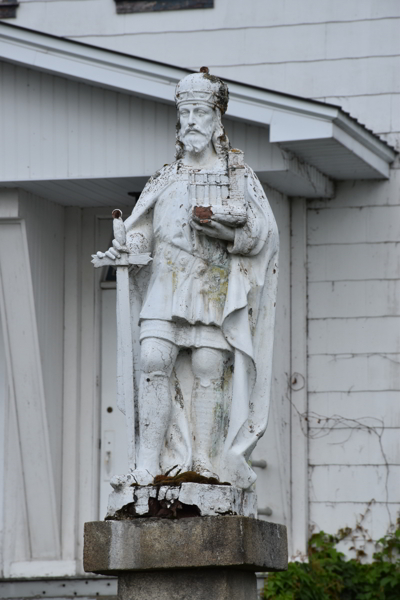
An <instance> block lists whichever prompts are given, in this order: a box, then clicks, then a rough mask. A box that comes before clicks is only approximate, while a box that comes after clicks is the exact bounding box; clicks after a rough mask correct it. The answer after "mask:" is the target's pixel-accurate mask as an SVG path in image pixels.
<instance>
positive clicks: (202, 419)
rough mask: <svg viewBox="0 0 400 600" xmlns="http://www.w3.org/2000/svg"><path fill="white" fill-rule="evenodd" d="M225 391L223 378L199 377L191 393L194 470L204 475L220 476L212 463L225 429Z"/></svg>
mask: <svg viewBox="0 0 400 600" xmlns="http://www.w3.org/2000/svg"><path fill="white" fill-rule="evenodd" d="M223 401H224V398H223V391H222V389H221V380H220V379H218V380H217V381H215V380H211V381H209V382H204V381H203V382H202V381H201V380H200V379H199V378H196V380H195V383H194V388H193V394H192V435H193V470H194V471H196V472H197V473H199V474H200V475H204V476H205V477H217V478H218V475H217V473H216V472H215V471H216V469H215V467H214V465H213V463H214V462H215V459H216V458H217V456H218V448H219V446H218V442H219V439H220V436H221V435H222V432H223V422H222V420H223V414H224V411H223Z"/></svg>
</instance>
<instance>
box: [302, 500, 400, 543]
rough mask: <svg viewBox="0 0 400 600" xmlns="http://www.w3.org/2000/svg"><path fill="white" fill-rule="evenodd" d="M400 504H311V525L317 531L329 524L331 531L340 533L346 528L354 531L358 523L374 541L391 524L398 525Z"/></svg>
mask: <svg viewBox="0 0 400 600" xmlns="http://www.w3.org/2000/svg"><path fill="white" fill-rule="evenodd" d="M397 512H398V504H397V503H393V504H386V503H383V502H373V503H371V505H370V506H367V505H366V504H364V503H361V502H341V503H335V504H334V503H332V502H311V503H310V524H311V526H313V527H314V528H315V530H319V529H322V527H321V525H320V524H321V523H329V530H328V529H325V531H329V533H330V532H331V531H334V532H336V531H338V530H339V529H342V528H344V527H350V528H351V529H354V528H355V526H356V524H357V523H361V525H362V526H363V527H364V528H365V530H366V533H367V534H369V535H370V536H371V538H372V539H373V540H378V539H379V538H380V537H382V532H383V531H387V530H388V529H389V526H390V525H391V524H394V523H396V519H397Z"/></svg>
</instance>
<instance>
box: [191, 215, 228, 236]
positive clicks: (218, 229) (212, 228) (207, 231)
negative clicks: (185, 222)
mask: <svg viewBox="0 0 400 600" xmlns="http://www.w3.org/2000/svg"><path fill="white" fill-rule="evenodd" d="M190 226H191V227H193V229H196V231H198V232H199V233H203V234H204V235H208V236H210V237H213V238H217V239H219V240H226V241H228V242H233V241H234V240H235V230H234V229H233V228H232V227H228V226H227V225H223V224H222V223H218V222H217V221H214V220H212V219H211V220H210V221H209V222H208V223H207V224H206V225H205V224H200V223H198V222H196V221H195V220H194V219H191V220H190Z"/></svg>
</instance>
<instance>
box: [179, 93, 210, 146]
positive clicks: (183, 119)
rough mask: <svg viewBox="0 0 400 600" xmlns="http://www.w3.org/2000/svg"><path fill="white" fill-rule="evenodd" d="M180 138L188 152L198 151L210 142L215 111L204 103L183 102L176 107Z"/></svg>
mask: <svg viewBox="0 0 400 600" xmlns="http://www.w3.org/2000/svg"><path fill="white" fill-rule="evenodd" d="M178 115H179V123H180V126H181V128H180V135H179V137H180V140H181V142H182V143H183V145H184V146H185V149H186V150H187V151H188V152H195V153H199V152H201V151H202V150H204V148H205V147H206V146H207V145H208V144H209V143H210V141H211V139H212V136H213V133H214V129H215V120H216V113H215V110H214V109H213V108H211V107H210V106H207V105H206V104H201V103H193V104H184V105H183V106H180V107H179V109H178Z"/></svg>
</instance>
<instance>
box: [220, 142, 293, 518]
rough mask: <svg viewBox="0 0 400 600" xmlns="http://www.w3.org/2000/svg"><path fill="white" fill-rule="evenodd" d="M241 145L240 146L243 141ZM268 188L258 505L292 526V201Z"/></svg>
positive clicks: (257, 454)
mask: <svg viewBox="0 0 400 600" xmlns="http://www.w3.org/2000/svg"><path fill="white" fill-rule="evenodd" d="M232 133H236V132H232ZM228 135H230V133H228ZM231 137H234V136H233V135H232V136H231ZM235 144H236V139H235ZM237 145H238V147H240V144H239V142H238V143H237ZM264 187H265V192H266V194H267V197H268V200H269V203H270V205H271V208H272V210H273V213H274V215H275V218H276V221H277V224H278V229H279V238H280V240H279V244H280V250H279V278H278V296H277V309H276V325H275V341H274V358H273V377H272V391H271V406H270V417H269V421H268V427H267V430H266V432H265V435H264V436H263V437H262V438H261V440H260V442H259V443H258V445H257V447H256V449H255V450H254V453H253V455H252V457H253V458H254V459H258V460H260V459H261V460H266V461H267V465H268V466H267V468H266V470H261V469H258V468H256V474H257V476H258V479H257V483H256V486H257V487H256V490H257V496H258V506H259V507H261V508H265V507H267V506H268V507H270V508H271V509H272V515H271V516H268V517H265V516H262V517H261V518H262V519H266V520H268V521H272V522H274V523H285V524H286V525H289V523H290V470H289V467H290V456H289V448H290V428H289V424H290V401H289V397H288V393H287V392H288V387H287V373H288V372H289V370H290V355H289V353H288V352H287V348H288V347H289V346H290V319H289V314H290V201H289V199H288V198H287V197H286V196H284V195H282V194H280V193H278V192H276V191H274V190H272V189H270V188H268V187H267V186H264Z"/></svg>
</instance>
